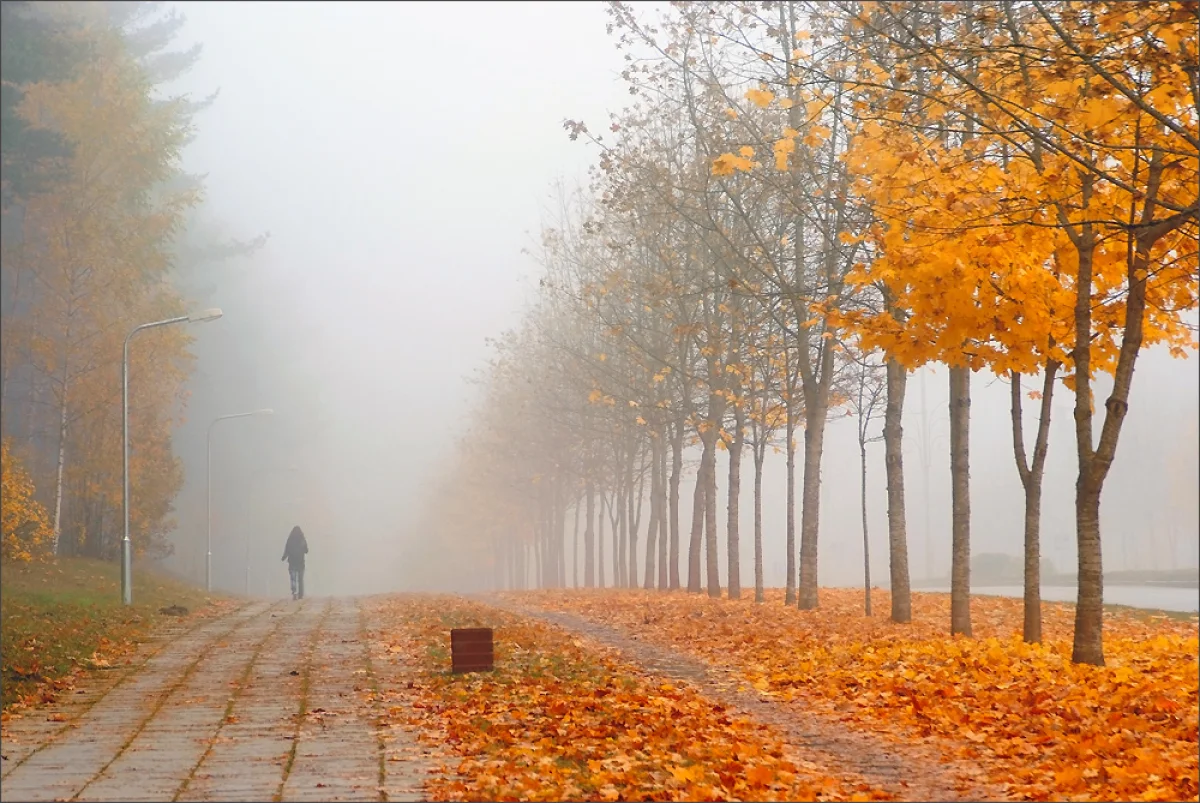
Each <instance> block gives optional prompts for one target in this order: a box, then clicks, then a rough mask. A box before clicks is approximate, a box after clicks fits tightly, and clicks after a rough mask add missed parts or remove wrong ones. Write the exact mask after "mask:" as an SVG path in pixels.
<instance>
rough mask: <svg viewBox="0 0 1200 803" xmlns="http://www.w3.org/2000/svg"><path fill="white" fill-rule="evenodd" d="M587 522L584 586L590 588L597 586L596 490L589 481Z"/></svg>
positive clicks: (584, 546)
mask: <svg viewBox="0 0 1200 803" xmlns="http://www.w3.org/2000/svg"><path fill="white" fill-rule="evenodd" d="M585 495H586V497H587V521H586V523H585V524H584V531H583V584H584V585H585V586H586V587H588V588H595V586H596V530H595V523H596V489H595V486H593V485H592V481H591V480H588V483H587V490H586V491H585Z"/></svg>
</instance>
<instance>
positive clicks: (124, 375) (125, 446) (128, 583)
mask: <svg viewBox="0 0 1200 803" xmlns="http://www.w3.org/2000/svg"><path fill="white" fill-rule="evenodd" d="M221 315H222V312H221V310H219V309H217V308H216V307H213V308H212V309H206V310H202V311H200V312H194V313H192V314H191V315H180V316H179V317H178V318H167V319H166V320H163V321H154V322H153V323H144V324H142V325H141V326H135V327H134V328H133V331H131V332H130V333H129V334H128V335H126V337H125V345H124V347H123V348H122V351H121V441H122V444H121V446H122V451H123V452H124V457H123V460H122V472H121V473H122V486H123V496H124V498H123V507H124V508H125V509H124V516H125V534H124V535H123V536H122V538H121V601H122V602H123V603H124V604H126V605H132V604H133V545H132V543H130V541H129V341H130V340H132V339H133V336H134V335H136V334H137V333H138V332H140V331H142V330H143V329H153V328H154V327H156V326H168V325H170V324H173V323H204V322H206V321H215V320H216V319H217V318H220V317H221Z"/></svg>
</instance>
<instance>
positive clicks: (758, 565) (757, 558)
mask: <svg viewBox="0 0 1200 803" xmlns="http://www.w3.org/2000/svg"><path fill="white" fill-rule="evenodd" d="M762 441H763V442H762V444H761V445H759V444H757V443H756V444H755V445H754V601H755V602H762V601H764V600H765V599H766V598H767V595H766V588H765V587H764V585H763V548H762V539H763V527H762V475H763V460H764V459H765V458H766V456H767V443H766V437H765V436H764V437H763V438H762Z"/></svg>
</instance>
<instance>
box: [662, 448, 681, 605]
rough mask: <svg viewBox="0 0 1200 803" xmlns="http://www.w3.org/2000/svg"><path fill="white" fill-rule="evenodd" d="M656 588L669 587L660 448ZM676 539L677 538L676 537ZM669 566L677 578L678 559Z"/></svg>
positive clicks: (664, 458) (664, 468)
mask: <svg viewBox="0 0 1200 803" xmlns="http://www.w3.org/2000/svg"><path fill="white" fill-rule="evenodd" d="M658 460H659V463H658V486H659V494H660V497H659V500H658V590H659V591H666V590H667V589H669V588H671V577H670V573H669V571H668V567H667V542H668V541H669V540H670V537H669V536H670V534H669V533H668V532H667V527H668V522H667V507H668V504H667V450H666V449H661V450H660V453H659V455H658ZM676 541H678V539H676ZM671 566H673V567H676V575H677V576H676V579H678V566H679V561H678V560H673V561H671Z"/></svg>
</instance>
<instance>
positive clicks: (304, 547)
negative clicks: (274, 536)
mask: <svg viewBox="0 0 1200 803" xmlns="http://www.w3.org/2000/svg"><path fill="white" fill-rule="evenodd" d="M307 554H308V541H307V540H305V538H304V531H303V530H301V529H300V528H299V527H293V528H292V532H291V533H290V534H289V535H288V538H287V544H286V545H285V546H284V548H283V557H282V558H280V560H286V561H287V562H288V568H289V569H303V568H304V556H305V555H307Z"/></svg>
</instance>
